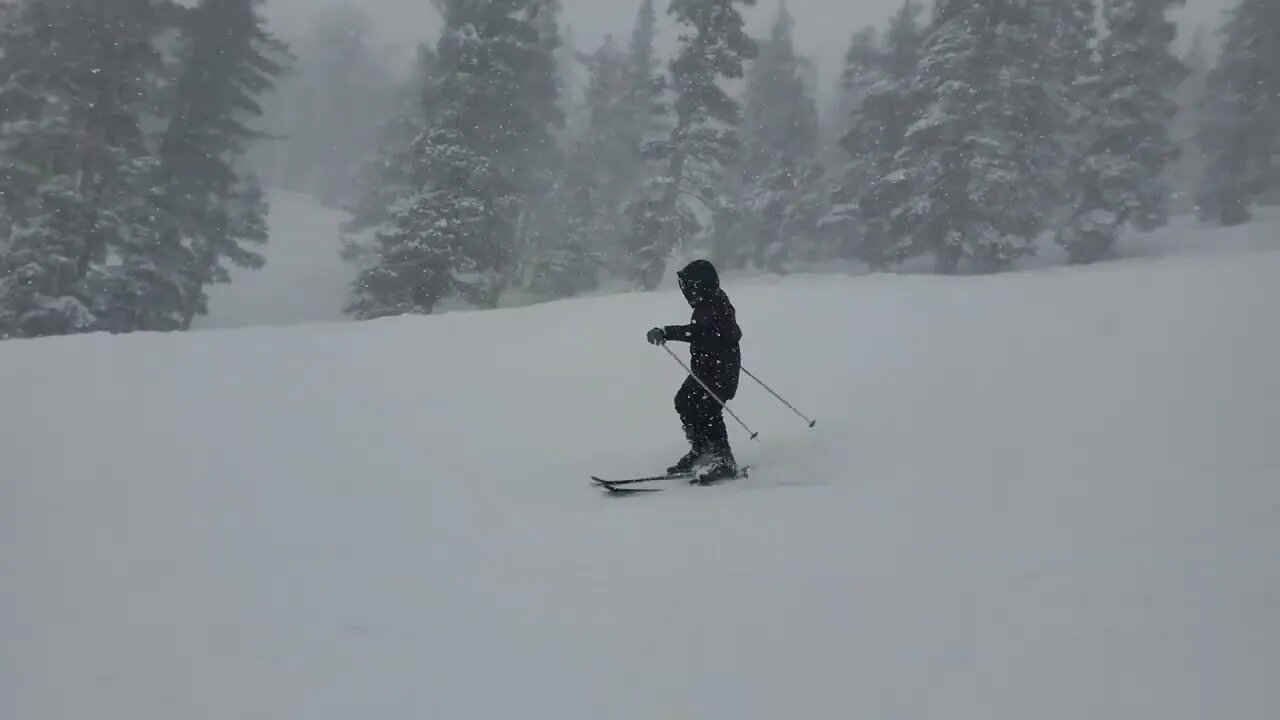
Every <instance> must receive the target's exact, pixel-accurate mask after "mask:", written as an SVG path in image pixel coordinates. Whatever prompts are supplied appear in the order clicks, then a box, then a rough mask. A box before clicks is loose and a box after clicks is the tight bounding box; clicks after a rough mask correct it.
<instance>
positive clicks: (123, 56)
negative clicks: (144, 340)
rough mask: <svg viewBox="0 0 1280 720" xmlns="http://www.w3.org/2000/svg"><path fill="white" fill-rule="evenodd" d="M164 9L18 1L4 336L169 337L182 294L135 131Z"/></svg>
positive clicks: (7, 46) (11, 62) (155, 4)
mask: <svg viewBox="0 0 1280 720" xmlns="http://www.w3.org/2000/svg"><path fill="white" fill-rule="evenodd" d="M169 9H170V5H169V3H167V2H161V1H160V0H24V2H22V3H21V4H20V5H18V6H17V7H16V8H11V9H10V11H9V12H10V17H9V18H8V21H7V22H6V25H5V28H4V30H3V35H0V43H2V44H0V55H3V57H4V60H3V64H2V67H3V69H4V73H5V74H4V76H3V77H0V107H2V108H5V110H4V112H5V113H6V116H7V118H6V119H7V120H8V122H7V124H6V126H5V132H4V133H3V136H2V137H0V166H3V167H5V168H6V172H5V178H4V180H3V183H4V186H5V187H4V193H3V195H4V200H3V208H4V214H5V216H6V218H7V219H6V220H5V221H4V222H0V227H4V229H5V232H6V235H7V237H6V238H4V239H2V240H0V248H3V256H0V335H3V336H17V337H35V336H44V335H58V334H66V333H72V332H85V331H93V330H108V331H114V332H125V331H130V330H137V329H165V328H167V327H170V325H171V322H172V318H171V317H169V316H168V312H167V310H166V308H170V307H172V304H173V299H174V297H175V296H176V295H178V294H180V288H181V281H180V278H179V277H178V275H177V274H176V273H175V272H174V268H173V267H172V266H171V265H170V264H169V263H168V262H167V260H168V258H170V257H171V256H172V253H173V248H172V247H171V246H169V245H166V244H165V241H164V240H163V239H162V238H161V237H160V236H159V234H158V232H157V227H156V225H157V223H156V218H157V217H158V215H159V214H160V213H159V212H157V211H154V210H153V209H152V208H151V207H149V204H150V201H151V199H152V187H151V180H152V178H153V177H154V174H153V173H154V171H155V166H156V163H155V158H154V156H153V155H152V154H151V153H150V152H149V150H148V148H147V145H146V142H145V137H144V135H143V131H142V127H141V123H142V117H143V113H144V112H145V110H146V99H147V91H148V84H149V82H150V81H151V78H153V77H154V76H155V75H156V73H157V72H158V70H159V66H160V57H159V54H158V53H157V51H156V49H155V46H154V44H153V40H154V38H155V37H156V35H157V34H158V33H159V32H160V30H161V29H162V28H163V27H164V26H165V24H166V22H167V18H168V10H169Z"/></svg>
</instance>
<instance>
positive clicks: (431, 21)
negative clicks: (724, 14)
mask: <svg viewBox="0 0 1280 720" xmlns="http://www.w3.org/2000/svg"><path fill="white" fill-rule="evenodd" d="M342 1H343V0H267V10H268V13H269V14H270V15H271V17H272V19H273V21H275V22H277V23H279V24H280V28H281V29H286V28H288V29H300V28H302V27H305V26H306V24H307V21H308V16H309V15H310V14H311V13H312V12H313V11H314V10H315V9H316V8H317V7H324V6H325V5H332V4H335V3H339V2H342ZM667 1H668V0H658V7H659V9H660V11H664V10H665V9H666V5H667ZM901 1H902V0H786V2H787V6H788V7H789V8H790V9H791V12H792V14H793V15H795V16H796V32H797V38H798V43H797V44H798V46H799V48H800V49H801V51H802V52H804V53H806V54H808V55H810V56H812V57H814V58H816V59H817V60H818V62H819V65H820V67H821V73H822V84H823V85H826V84H827V83H829V82H832V81H833V80H834V78H835V76H836V74H838V71H839V70H838V69H839V64H840V60H841V58H842V56H843V54H844V51H845V48H846V47H848V44H849V36H850V35H852V34H853V31H854V30H855V29H857V28H859V27H861V26H863V25H866V24H868V23H875V24H880V23H882V22H883V21H884V20H885V19H887V18H888V17H889V16H890V15H891V14H892V13H893V11H894V10H895V9H896V8H897V7H899V5H900V4H901ZM1235 1H1236V0H1186V6H1185V7H1183V8H1182V9H1180V10H1179V11H1178V12H1177V17H1178V19H1179V20H1180V21H1181V22H1182V23H1183V24H1184V27H1187V28H1189V27H1191V26H1193V25H1194V24H1196V23H1198V22H1203V21H1207V22H1208V23H1209V25H1210V28H1211V29H1214V30H1216V29H1217V27H1218V25H1219V24H1220V17H1221V12H1222V10H1223V9H1225V8H1226V7H1228V6H1230V5H1231V4H1233V3H1234V2H1235ZM347 2H348V3H349V4H351V5H355V6H363V7H365V8H367V10H368V12H369V13H370V14H371V15H372V16H373V17H374V18H375V21H376V23H377V25H378V27H379V29H380V31H381V32H382V33H383V37H384V39H385V40H386V41H387V42H389V43H392V44H396V45H404V46H407V47H412V46H413V45H415V44H416V43H418V42H420V41H423V40H431V39H434V38H435V36H436V32H437V28H438V26H439V19H438V18H437V16H436V13H435V11H434V10H433V9H432V8H431V2H430V0H347ZM638 6H639V0H564V7H565V12H564V20H565V22H566V23H567V24H569V25H572V27H573V31H574V35H575V38H576V41H577V44H578V45H579V47H580V48H583V49H591V48H594V47H595V46H596V45H598V44H599V42H600V40H601V39H602V38H603V37H604V36H605V35H606V34H613V35H616V36H619V37H625V36H626V35H627V34H628V33H629V32H630V30H631V27H632V25H633V24H634V22H635V15H636V8H637V7H638ZM777 7H778V0H758V2H757V4H756V7H754V8H752V9H750V10H748V11H747V15H748V23H749V29H750V31H751V32H752V33H753V34H756V35H762V34H764V33H765V31H766V30H767V29H768V26H769V23H770V21H771V20H772V19H773V17H774V15H775V14H776V13H777ZM667 40H668V42H669V41H670V36H669V35H668V38H667Z"/></svg>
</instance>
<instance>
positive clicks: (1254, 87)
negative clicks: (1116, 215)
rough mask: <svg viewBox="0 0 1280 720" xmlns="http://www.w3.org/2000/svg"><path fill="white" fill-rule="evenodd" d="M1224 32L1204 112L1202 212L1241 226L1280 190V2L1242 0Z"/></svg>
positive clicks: (1271, 0) (1228, 223) (1208, 84)
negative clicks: (1252, 207)
mask: <svg viewBox="0 0 1280 720" xmlns="http://www.w3.org/2000/svg"><path fill="white" fill-rule="evenodd" d="M1222 35H1223V47H1222V52H1221V55H1220V56H1219V58H1218V63H1217V65H1216V67H1214V69H1213V72H1212V73H1210V75H1209V80H1208V83H1207V87H1208V96H1207V98H1206V100H1205V105H1206V107H1205V111H1204V113H1203V115H1202V117H1203V120H1204V126H1203V127H1202V128H1201V132H1200V146H1201V148H1203V150H1204V152H1205V155H1206V156H1207V158H1208V162H1209V164H1208V167H1207V168H1206V169H1205V174H1204V177H1203V178H1202V179H1201V182H1200V190H1199V193H1198V196H1199V203H1200V214H1201V217H1203V218H1205V219H1209V218H1214V219H1216V220H1217V221H1218V222H1220V223H1221V224H1223V225H1239V224H1241V223H1245V222H1248V221H1249V219H1250V212H1249V207H1250V205H1252V204H1253V203H1255V202H1257V201H1258V200H1259V199H1260V198H1262V197H1263V196H1264V195H1265V194H1266V193H1267V192H1268V191H1275V190H1276V189H1277V188H1280V4H1278V3H1276V2H1275V0H1240V2H1239V4H1238V5H1237V6H1236V7H1235V8H1234V9H1233V10H1232V11H1231V15H1230V17H1229V19H1228V21H1227V23H1226V25H1225V27H1224V28H1223V30H1222Z"/></svg>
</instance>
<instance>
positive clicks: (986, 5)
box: [878, 0, 1061, 274]
mask: <svg viewBox="0 0 1280 720" xmlns="http://www.w3.org/2000/svg"><path fill="white" fill-rule="evenodd" d="M1047 31H1048V30H1047V28H1046V23H1045V17H1044V15H1043V14H1041V13H1038V12H1037V8H1036V7H1035V5H1034V4H1033V3H1030V2H1027V1H1026V0H937V3H936V5H935V7H934V12H933V16H932V20H931V24H930V31H929V33H928V39H927V40H926V42H925V45H924V50H923V52H922V56H921V61H920V72H919V81H918V88H919V89H920V91H921V92H922V98H921V99H922V101H923V102H924V108H925V109H924V111H923V115H922V117H921V119H920V120H919V121H917V122H916V123H914V124H913V125H912V126H911V127H910V128H909V129H908V130H907V133H906V136H905V137H904V139H903V147H902V150H901V151H900V152H899V153H898V155H897V158H896V160H895V164H894V170H893V171H892V172H891V173H890V174H889V175H887V176H886V177H885V178H884V179H883V181H882V183H881V188H880V189H879V190H878V192H880V193H881V196H882V197H884V198H887V199H888V200H887V201H886V203H887V206H888V209H887V211H886V212H885V213H884V215H885V216H888V217H893V218H895V225H896V224H897V223H898V222H899V221H900V222H901V225H900V226H898V227H899V228H900V232H901V233H902V236H903V237H904V238H905V239H906V241H907V244H906V245H905V246H904V248H905V252H907V253H910V254H925V253H929V254H932V255H933V256H934V260H935V269H936V271H937V272H939V273H943V274H952V273H956V272H958V271H959V269H960V263H961V261H962V260H964V259H966V258H967V259H969V260H971V261H972V262H973V263H974V264H975V265H976V266H977V267H978V268H979V269H981V270H984V271H998V270H1001V269H1004V268H1007V267H1008V266H1009V265H1010V264H1012V263H1013V262H1014V261H1015V260H1016V259H1017V258H1018V257H1020V256H1022V255H1024V254H1026V253H1029V252H1031V250H1032V243H1033V240H1034V238H1035V237H1036V236H1037V235H1039V233H1040V232H1041V230H1042V229H1043V227H1044V225H1045V219H1046V218H1047V217H1048V216H1049V211H1050V209H1051V201H1050V199H1051V197H1052V196H1053V190H1054V189H1055V179H1056V177H1055V173H1054V167H1055V165H1056V163H1057V161H1058V156H1057V154H1056V153H1053V154H1050V155H1048V156H1046V155H1045V154H1044V152H1043V140H1044V138H1045V137H1046V135H1047V132H1046V131H1047V129H1048V128H1050V127H1052V125H1053V123H1054V115H1053V114H1054V112H1055V111H1057V108H1056V107H1055V104H1054V102H1053V98H1054V97H1055V96H1059V95H1061V92H1060V89H1057V90H1055V89H1054V88H1052V87H1051V84H1052V82H1053V80H1054V79H1053V78H1042V77H1040V76H1039V75H1040V73H1039V72H1038V71H1039V69H1040V64H1039V61H1038V59H1039V54H1038V53H1039V52H1040V51H1041V49H1042V47H1043V40H1044V37H1045V33H1046V32H1047Z"/></svg>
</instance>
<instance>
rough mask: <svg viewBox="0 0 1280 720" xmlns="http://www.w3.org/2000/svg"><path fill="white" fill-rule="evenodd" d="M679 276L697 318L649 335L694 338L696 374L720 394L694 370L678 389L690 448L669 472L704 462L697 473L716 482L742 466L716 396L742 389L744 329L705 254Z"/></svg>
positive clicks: (660, 340)
mask: <svg viewBox="0 0 1280 720" xmlns="http://www.w3.org/2000/svg"><path fill="white" fill-rule="evenodd" d="M676 276H677V277H678V278H679V281H680V290H681V292H683V293H684V297H685V299H686V300H688V301H689V305H690V307H692V308H693V322H692V323H690V324H689V325H667V326H665V327H655V328H653V329H652V330H650V331H649V333H648V340H649V342H650V343H652V344H653V345H662V344H665V343H666V342H668V341H675V342H687V343H689V353H690V356H691V359H692V361H693V362H692V367H691V369H692V371H693V375H696V376H697V377H698V378H700V379H701V380H702V381H703V382H705V383H706V384H707V386H708V387H710V388H711V390H712V391H713V392H714V393H715V397H712V396H711V395H709V394H708V393H707V391H706V390H705V389H704V388H703V387H702V385H701V384H700V383H699V382H698V380H697V379H695V378H694V377H693V376H690V377H688V378H685V381H684V384H683V385H681V386H680V391H679V392H678V393H676V398H675V405H676V412H677V413H678V414H679V416H680V423H681V424H682V425H683V426H684V434H685V438H687V439H688V441H689V446H690V450H689V453H688V454H687V455H685V456H684V457H682V458H680V460H679V461H678V462H677V463H676V464H675V465H672V466H671V467H670V468H668V469H667V472H669V473H672V474H675V473H686V472H690V471H692V470H694V468H697V467H702V466H704V465H705V466H706V467H705V470H704V471H703V472H701V473H700V474H699V475H698V476H697V478H696V479H697V480H698V481H699V482H713V481H716V480H722V479H724V478H730V477H733V476H734V475H736V474H737V472H738V466H737V462H736V461H735V460H734V457H733V451H732V449H730V447H729V432H728V430H727V429H726V428H725V424H724V414H723V408H722V407H721V405H720V403H719V402H717V400H716V398H717V397H718V398H719V399H720V400H722V401H724V402H729V401H730V400H732V399H733V397H734V396H735V395H737V394H738V378H739V375H740V372H741V370H742V353H741V349H740V347H739V341H740V340H741V339H742V330H741V328H739V327H738V321H737V315H736V312H735V310H734V308H733V303H731V302H729V296H728V295H726V294H725V292H724V290H722V289H721V288H720V276H719V274H718V273H717V272H716V268H715V266H714V265H712V264H711V263H710V262H708V261H706V260H694V261H693V262H691V263H689V264H688V265H687V266H686V267H685V268H684V269H683V270H681V271H680V272H679V273H677V274H676Z"/></svg>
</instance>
